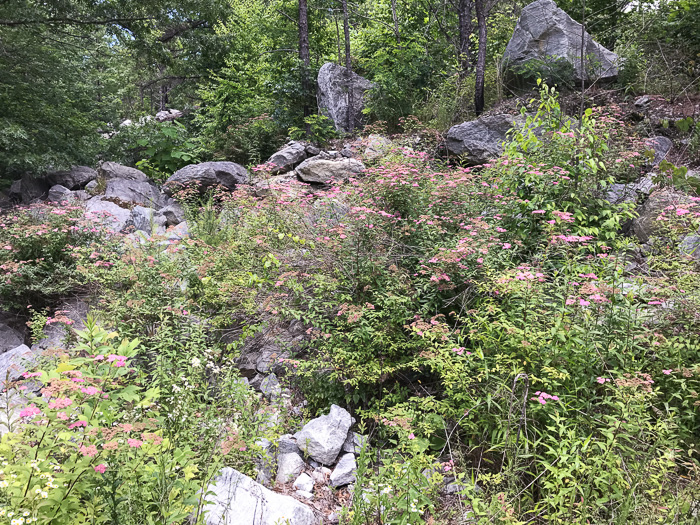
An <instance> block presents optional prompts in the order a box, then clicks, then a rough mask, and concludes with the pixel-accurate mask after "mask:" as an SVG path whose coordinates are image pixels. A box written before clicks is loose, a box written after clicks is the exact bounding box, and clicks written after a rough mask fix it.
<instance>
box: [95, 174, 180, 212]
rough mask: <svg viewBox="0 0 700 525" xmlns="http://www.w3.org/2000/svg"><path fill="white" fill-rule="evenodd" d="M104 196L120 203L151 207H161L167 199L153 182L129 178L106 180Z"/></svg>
mask: <svg viewBox="0 0 700 525" xmlns="http://www.w3.org/2000/svg"><path fill="white" fill-rule="evenodd" d="M104 198H105V199H107V200H111V201H114V202H116V203H120V204H121V203H123V204H126V205H132V204H141V205H144V206H148V207H151V208H161V207H162V206H163V205H164V204H165V202H166V200H167V197H166V196H165V195H163V194H162V193H161V192H160V190H159V189H158V186H156V185H155V184H153V183H151V182H143V181H136V180H129V179H111V180H108V181H107V187H106V188H105V195H104Z"/></svg>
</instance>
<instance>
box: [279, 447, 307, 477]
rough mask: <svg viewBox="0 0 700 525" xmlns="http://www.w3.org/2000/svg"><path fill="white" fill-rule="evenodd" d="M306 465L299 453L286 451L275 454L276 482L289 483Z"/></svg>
mask: <svg viewBox="0 0 700 525" xmlns="http://www.w3.org/2000/svg"><path fill="white" fill-rule="evenodd" d="M305 467H306V463H304V460H303V459H301V457H300V456H299V454H294V453H288V454H280V455H279V456H277V477H276V480H277V483H282V484H284V483H289V482H290V481H292V480H294V479H296V478H297V477H298V476H299V474H301V472H302V471H303V470H304V468H305Z"/></svg>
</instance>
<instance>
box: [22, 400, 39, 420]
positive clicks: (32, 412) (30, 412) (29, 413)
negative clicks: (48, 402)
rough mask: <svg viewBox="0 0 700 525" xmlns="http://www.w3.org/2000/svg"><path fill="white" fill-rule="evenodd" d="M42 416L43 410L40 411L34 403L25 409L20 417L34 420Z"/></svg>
mask: <svg viewBox="0 0 700 525" xmlns="http://www.w3.org/2000/svg"><path fill="white" fill-rule="evenodd" d="M39 414H41V409H39V408H38V407H37V406H36V405H35V404H34V403H32V404H31V405H29V406H28V407H27V408H25V409H23V410H21V411H20V413H19V417H28V418H33V417H34V416H38V415H39Z"/></svg>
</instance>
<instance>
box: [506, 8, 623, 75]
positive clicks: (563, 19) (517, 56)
mask: <svg viewBox="0 0 700 525" xmlns="http://www.w3.org/2000/svg"><path fill="white" fill-rule="evenodd" d="M581 31H582V27H581V24H579V23H578V22H576V21H575V20H574V19H572V18H571V17H570V16H569V15H567V14H566V13H565V12H564V11H563V10H561V9H559V8H558V7H557V5H556V4H555V3H554V2H553V1H552V0H537V1H536V2H533V3H531V4H529V5H528V6H526V7H525V8H524V9H523V11H522V14H521V15H520V19H519V20H518V24H517V26H516V27H515V31H514V32H513V36H512V38H511V39H510V42H508V46H507V47H506V51H505V53H504V55H503V60H504V63H505V64H506V68H507V69H508V70H509V72H510V73H511V74H513V75H514V76H515V77H518V76H520V75H521V73H520V71H521V70H522V68H523V66H527V65H528V64H534V63H537V64H538V66H539V67H540V69H541V62H544V63H549V64H552V68H553V67H555V63H557V61H565V62H567V63H568V64H570V65H571V66H572V67H573V80H574V81H575V82H578V83H580V82H581V81H582V80H583V81H585V82H592V81H595V80H611V79H614V78H615V77H617V73H618V62H619V58H618V56H617V55H616V54H615V53H613V52H612V51H610V50H608V49H606V48H604V47H603V46H601V45H600V44H598V43H597V42H594V41H593V39H592V38H591V36H590V35H589V34H588V33H584V38H583V40H584V46H583V55H584V59H583V67H581V66H582V64H581ZM533 61H536V62H533ZM559 65H561V64H559ZM533 79H534V78H533Z"/></svg>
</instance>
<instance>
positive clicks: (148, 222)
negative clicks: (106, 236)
mask: <svg viewBox="0 0 700 525" xmlns="http://www.w3.org/2000/svg"><path fill="white" fill-rule="evenodd" d="M130 222H131V223H132V224H133V225H134V228H136V230H138V231H142V232H145V233H146V234H148V235H163V234H164V233H165V228H166V224H167V222H168V221H167V219H166V218H165V216H164V215H162V214H160V213H158V212H157V211H155V210H154V209H153V208H146V207H144V206H134V207H133V208H132V210H131V220H130Z"/></svg>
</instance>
